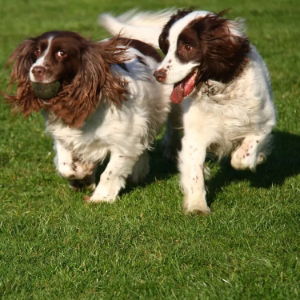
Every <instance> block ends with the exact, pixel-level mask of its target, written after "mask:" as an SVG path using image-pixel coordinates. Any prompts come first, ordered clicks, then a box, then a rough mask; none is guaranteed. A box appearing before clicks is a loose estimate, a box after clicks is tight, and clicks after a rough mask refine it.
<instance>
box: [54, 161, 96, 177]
mask: <svg viewBox="0 0 300 300" xmlns="http://www.w3.org/2000/svg"><path fill="white" fill-rule="evenodd" d="M93 169H94V165H92V164H84V163H81V162H79V161H73V162H72V163H67V162H62V163H60V164H59V166H58V172H59V174H60V175H61V176H62V177H64V178H67V179H69V180H72V179H73V180H74V179H78V180H81V179H84V178H85V177H87V176H91V174H92V173H93Z"/></svg>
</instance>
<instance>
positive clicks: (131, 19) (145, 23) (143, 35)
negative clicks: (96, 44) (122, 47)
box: [98, 9, 175, 48]
mask: <svg viewBox="0 0 300 300" xmlns="http://www.w3.org/2000/svg"><path fill="white" fill-rule="evenodd" d="M174 13H175V10H174V9H169V10H161V11H158V12H137V11H136V10H131V11H128V12H126V13H124V14H122V15H120V16H116V17H114V16H112V15H111V14H109V13H105V14H101V15H99V19H98V20H99V24H100V25H102V26H103V27H104V28H105V29H106V30H107V31H108V32H109V33H110V34H112V35H118V34H121V35H122V36H125V37H128V38H132V39H138V40H142V41H144V42H145V43H148V44H150V45H152V46H154V47H156V48H159V46H158V38H159V35H160V33H161V30H162V28H163V27H164V25H165V24H166V23H167V22H168V20H169V19H170V17H171V16H172V15H173V14H174Z"/></svg>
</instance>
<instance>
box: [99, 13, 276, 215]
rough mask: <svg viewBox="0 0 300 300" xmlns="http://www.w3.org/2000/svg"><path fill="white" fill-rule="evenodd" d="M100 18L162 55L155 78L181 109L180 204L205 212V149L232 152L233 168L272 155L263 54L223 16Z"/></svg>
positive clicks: (252, 165)
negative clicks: (181, 197) (270, 152)
mask: <svg viewBox="0 0 300 300" xmlns="http://www.w3.org/2000/svg"><path fill="white" fill-rule="evenodd" d="M100 22H101V24H102V25H103V26H104V27H105V28H106V29H107V30H108V31H110V32H111V33H113V34H116V33H118V32H122V34H123V35H124V36H126V37H131V38H134V37H136V36H140V37H141V38H142V40H143V41H144V42H147V43H150V44H152V45H153V46H155V47H158V46H159V47H160V48H161V50H162V51H163V52H164V54H165V58H164V60H163V61H162V62H161V63H160V64H159V66H158V67H157V69H156V71H155V73H154V75H155V77H156V79H157V80H158V81H159V82H161V83H163V84H166V85H171V86H172V87H173V90H172V92H171V96H170V98H171V101H172V102H173V103H177V104H179V105H180V106H181V108H182V111H183V127H184V137H183V139H182V149H181V152H180V154H179V168H180V171H181V185H182V187H183V191H184V207H185V209H186V211H188V212H199V213H203V214H207V213H209V212H210V208H209V207H208V205H207V202H206V192H205V185H204V175H203V173H204V161H205V157H206V154H207V152H214V153H215V154H216V155H217V156H218V157H219V158H221V157H223V156H227V155H230V156H231V165H232V166H233V167H234V168H235V169H250V170H255V168H256V166H257V165H258V164H260V163H262V162H263V161H264V160H265V158H266V155H267V154H268V152H269V147H268V144H269V142H270V137H271V131H272V128H273V127H274V125H275V109H274V105H273V102H272V93H271V84H270V79H269V75H268V70H267V68H266V66H265V64H264V62H263V60H262V58H261V57H260V55H259V54H258V52H257V50H256V49H255V47H254V46H253V45H251V44H250V43H249V41H248V38H247V37H246V35H245V33H244V31H243V28H242V25H241V24H240V23H239V22H236V21H232V20H228V19H225V18H224V17H223V16H222V14H214V13H211V12H207V11H192V10H179V11H178V12H175V13H174V11H173V10H171V11H163V12H157V13H149V12H141V13H137V12H131V13H127V14H125V15H122V16H119V17H113V16H111V15H109V14H104V15H102V16H101V17H100ZM142 32H143V34H141V33H142ZM177 125H178V124H177ZM170 144H171V143H170Z"/></svg>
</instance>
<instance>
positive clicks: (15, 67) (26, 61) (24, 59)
mask: <svg viewBox="0 0 300 300" xmlns="http://www.w3.org/2000/svg"><path fill="white" fill-rule="evenodd" d="M35 45H36V41H35V39H34V38H32V39H27V40H25V41H24V42H22V43H21V44H20V45H19V46H18V47H17V48H16V49H15V50H14V51H13V53H12V54H11V56H10V57H9V59H8V62H7V65H12V71H11V74H10V84H14V83H16V85H17V91H16V94H15V95H14V96H12V95H7V94H5V98H6V99H7V100H8V102H10V103H11V104H12V106H13V107H14V108H15V109H16V110H18V111H21V112H22V113H23V114H24V115H25V116H27V115H29V114H30V113H31V112H33V111H38V110H40V109H41V106H42V102H41V100H40V99H38V98H37V97H36V96H35V95H34V94H33V92H32V89H31V85H30V80H29V70H30V67H31V65H32V64H33V63H34V60H35V58H34V54H33V52H34V48H35Z"/></svg>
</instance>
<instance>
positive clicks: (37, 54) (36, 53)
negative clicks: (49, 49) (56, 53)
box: [33, 48, 42, 57]
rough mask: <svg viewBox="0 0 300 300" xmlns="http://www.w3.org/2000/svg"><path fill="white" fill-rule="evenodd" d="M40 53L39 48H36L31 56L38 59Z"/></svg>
mask: <svg viewBox="0 0 300 300" xmlns="http://www.w3.org/2000/svg"><path fill="white" fill-rule="evenodd" d="M41 53H42V51H41V49H39V48H36V49H35V50H34V52H33V54H34V56H35V57H39V56H40V55H41Z"/></svg>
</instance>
